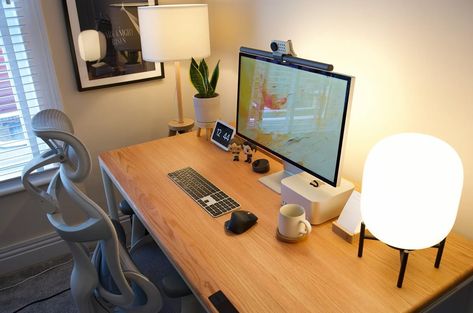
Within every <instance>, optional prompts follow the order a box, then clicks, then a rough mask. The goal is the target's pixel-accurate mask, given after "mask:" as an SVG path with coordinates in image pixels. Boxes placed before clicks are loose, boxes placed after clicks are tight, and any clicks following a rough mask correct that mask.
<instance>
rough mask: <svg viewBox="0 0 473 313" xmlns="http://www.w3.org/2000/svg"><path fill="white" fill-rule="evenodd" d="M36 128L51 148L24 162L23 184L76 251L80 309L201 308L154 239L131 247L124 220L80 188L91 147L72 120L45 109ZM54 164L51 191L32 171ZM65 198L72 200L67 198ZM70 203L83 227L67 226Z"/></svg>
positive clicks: (87, 312)
mask: <svg viewBox="0 0 473 313" xmlns="http://www.w3.org/2000/svg"><path fill="white" fill-rule="evenodd" d="M32 129H33V132H34V134H35V135H36V136H37V137H38V138H41V139H42V140H43V141H44V142H45V143H46V144H47V145H48V147H49V150H48V151H46V152H44V153H42V154H41V155H40V156H38V157H36V158H34V159H33V160H31V161H30V162H29V163H28V164H27V165H26V166H25V168H24V169H23V173H22V183H23V185H24V186H25V189H26V190H27V191H28V192H30V193H31V194H33V195H35V196H36V197H37V198H38V200H39V202H40V206H41V209H42V210H43V211H44V212H45V213H46V215H47V218H48V220H49V222H50V224H51V225H52V226H53V227H54V229H55V230H56V232H57V233H58V234H59V235H60V236H61V238H62V239H63V240H64V241H65V242H66V243H67V245H68V246H69V248H70V250H71V252H72V256H73V259H74V267H73V270H72V273H71V283H70V284H71V293H72V296H73V298H74V301H75V303H76V305H77V307H78V309H79V312H81V313H95V312H110V311H112V310H114V311H113V312H116V309H118V311H119V312H153V313H155V312H159V311H160V310H161V309H163V311H165V312H169V311H170V310H172V309H176V308H178V307H179V302H180V304H181V308H180V311H181V312H200V311H201V310H202V307H201V306H200V304H199V303H198V301H197V299H196V298H195V297H194V296H193V295H192V293H191V291H190V290H189V288H188V287H187V285H186V284H185V283H184V281H182V279H181V278H180V276H179V275H178V274H177V272H175V270H174V269H173V267H172V265H171V264H170V263H169V261H168V260H167V259H166V257H165V255H164V253H163V252H162V251H161V250H160V249H159V248H158V246H157V245H156V244H155V243H154V241H153V240H152V238H151V237H150V236H149V235H148V236H143V237H142V238H140V239H139V240H138V239H136V238H135V240H134V241H135V242H134V243H133V245H132V247H131V249H130V251H128V250H127V249H126V244H125V235H124V234H125V232H124V231H123V228H122V227H121V225H120V223H119V222H118V221H115V220H111V219H110V218H109V217H108V215H107V214H106V213H105V212H104V211H103V210H102V209H101V208H100V207H99V206H98V205H97V204H96V203H95V202H93V201H92V200H91V199H89V198H88V197H87V196H86V195H85V194H84V193H83V192H82V191H81V190H80V189H79V188H78V187H77V185H76V184H78V183H81V182H83V181H84V179H85V178H86V177H87V176H88V175H89V173H90V170H91V160H90V155H89V153H88V151H87V149H86V147H85V146H84V145H83V144H82V142H81V141H80V140H79V139H77V138H76V137H75V136H74V129H73V126H72V123H71V121H70V119H69V118H68V117H67V116H66V115H65V114H64V113H63V112H61V111H58V110H54V109H48V110H44V111H41V112H39V113H38V114H36V115H35V116H34V117H33V119H32ZM54 163H59V168H58V169H57V172H56V173H55V174H54V176H53V178H52V179H51V182H50V183H49V186H48V188H47V190H42V189H40V188H38V187H36V186H35V185H34V184H33V183H32V182H31V174H32V173H33V172H34V171H35V170H37V169H40V168H43V167H45V166H47V165H50V164H54ZM63 192H64V194H63ZM63 196H67V198H69V201H62V199H63ZM71 201H72V203H73V204H74V207H78V208H79V209H80V210H82V212H83V213H85V215H86V219H85V221H83V222H82V223H80V224H78V225H68V224H67V223H66V222H65V221H64V219H63V215H62V213H61V211H62V210H61V208H64V207H65V206H67V205H71ZM91 242H97V245H96V248H95V251H94V252H93V255H92V257H90V256H89V250H88V248H87V247H86V246H85V244H86V243H91ZM134 260H137V263H136V264H135V263H134ZM138 261H140V262H138ZM155 265H158V266H159V268H155ZM140 269H142V270H141V271H140ZM142 272H147V274H148V275H149V277H151V278H154V281H153V282H152V281H151V280H150V279H148V278H147V276H145V275H143V273H142ZM158 287H159V288H161V289H162V290H163V291H164V294H165V295H167V296H169V297H171V298H176V299H177V300H167V298H166V297H164V299H166V300H165V301H163V300H164V299H163V297H162V296H161V293H160V291H159V290H158ZM179 299H180V300H181V301H179ZM173 301H174V302H173ZM176 301H177V302H178V303H177V305H176Z"/></svg>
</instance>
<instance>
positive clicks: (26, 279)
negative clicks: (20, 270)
mask: <svg viewBox="0 0 473 313" xmlns="http://www.w3.org/2000/svg"><path fill="white" fill-rule="evenodd" d="M71 261H72V259H70V260H68V261H66V262H64V263H60V264H57V265H54V266H52V267H50V268H47V269H45V270H44V271H42V272H39V273H38V274H35V275H32V276H30V277H28V278H25V279H23V280H22V281H20V282H18V283H16V284H13V285H11V286H8V287H3V288H2V289H0V292H2V291H5V290H7V289H11V288H13V287H16V286H19V285H21V284H23V283H24V282H27V281H28V280H30V279H33V278H36V277H38V276H40V275H42V274H44V273H46V272H48V271H50V270H53V269H55V268H58V267H59V266H62V265H65V264H67V263H70V262H71Z"/></svg>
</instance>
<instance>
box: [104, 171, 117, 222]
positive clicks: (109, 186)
mask: <svg viewBox="0 0 473 313" xmlns="http://www.w3.org/2000/svg"><path fill="white" fill-rule="evenodd" d="M100 172H101V173H102V181H103V188H104V191H105V199H106V200H107V208H108V214H109V215H110V217H111V218H112V219H114V220H117V221H119V219H118V210H117V205H116V204H117V202H116V200H115V194H114V193H113V183H112V180H111V179H110V177H109V176H108V174H107V172H106V171H105V170H104V169H103V168H102V167H100Z"/></svg>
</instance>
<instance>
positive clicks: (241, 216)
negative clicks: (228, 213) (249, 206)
mask: <svg viewBox="0 0 473 313" xmlns="http://www.w3.org/2000/svg"><path fill="white" fill-rule="evenodd" d="M257 220H258V217H257V216H256V215H254V214H253V213H251V212H249V211H243V210H242V211H235V212H233V213H232V217H231V218H230V219H229V220H228V221H226V222H225V229H226V230H228V231H231V232H232V233H235V234H242V233H244V232H245V231H247V230H248V229H250V228H251V226H253V225H255V224H256V221H257Z"/></svg>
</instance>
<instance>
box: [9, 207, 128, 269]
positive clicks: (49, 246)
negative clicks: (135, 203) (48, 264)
mask: <svg viewBox="0 0 473 313" xmlns="http://www.w3.org/2000/svg"><path fill="white" fill-rule="evenodd" d="M120 223H121V224H122V225H123V226H124V228H125V232H126V235H127V237H129V229H130V227H129V219H128V217H126V216H120ZM68 253H70V251H69V247H68V246H67V244H66V242H65V241H63V240H62V239H61V237H59V235H58V234H57V233H56V232H50V233H47V234H44V235H41V236H37V237H34V238H31V239H28V240H25V241H22V242H19V243H15V244H13V245H10V246H7V247H4V248H1V249H0V275H3V274H7V273H11V272H14V271H17V270H20V269H22V268H25V267H28V266H31V265H34V264H37V263H40V262H44V261H47V260H49V259H52V258H55V257H58V256H61V255H65V254H68Z"/></svg>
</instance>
